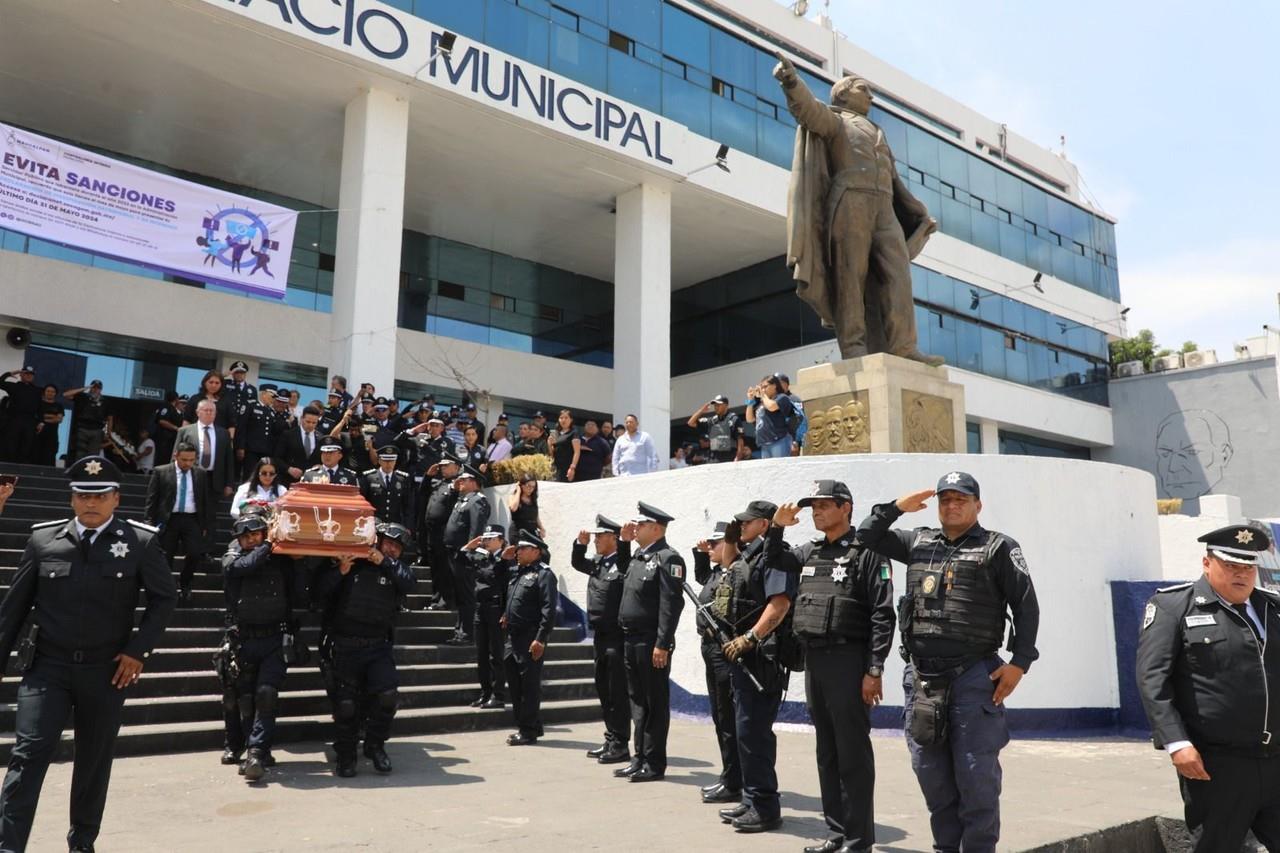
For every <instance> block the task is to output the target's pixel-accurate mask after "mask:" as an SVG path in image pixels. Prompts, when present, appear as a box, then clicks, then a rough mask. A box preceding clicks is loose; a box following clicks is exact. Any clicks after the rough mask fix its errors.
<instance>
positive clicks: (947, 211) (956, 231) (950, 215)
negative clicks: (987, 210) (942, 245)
mask: <svg viewBox="0 0 1280 853" xmlns="http://www.w3.org/2000/svg"><path fill="white" fill-rule="evenodd" d="M930 212H933V211H930ZM935 215H937V216H938V221H939V222H940V223H941V225H942V230H943V231H945V232H946V233H948V234H950V235H951V236H952V237H955V238H956V239H957V240H964V241H965V242H966V243H972V242H973V228H972V226H971V222H972V215H973V211H972V210H971V209H970V208H969V205H967V204H964V203H963V202H959V201H956V200H955V199H951V198H944V199H943V200H942V207H941V208H940V209H939V210H938V211H937V212H936V214H935ZM981 215H982V214H980V213H979V214H978V216H981Z"/></svg>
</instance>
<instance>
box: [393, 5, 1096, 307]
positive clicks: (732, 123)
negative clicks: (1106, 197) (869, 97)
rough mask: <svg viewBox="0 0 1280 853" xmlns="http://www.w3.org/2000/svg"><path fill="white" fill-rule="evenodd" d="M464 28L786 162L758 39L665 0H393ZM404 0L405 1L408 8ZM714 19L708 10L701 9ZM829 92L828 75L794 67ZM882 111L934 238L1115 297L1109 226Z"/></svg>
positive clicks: (791, 135) (769, 58)
mask: <svg viewBox="0 0 1280 853" xmlns="http://www.w3.org/2000/svg"><path fill="white" fill-rule="evenodd" d="M396 5H398V6H399V7H400V8H403V9H406V10H409V11H412V12H413V13H414V14H415V15H418V16H419V17H422V18H425V19H427V20H430V21H432V22H434V23H436V24H439V25H441V26H443V27H446V28H447V29H450V30H453V31H455V32H458V33H461V34H462V35H465V36H467V37H468V38H472V39H475V40H477V41H481V42H484V43H485V44H488V45H491V46H493V47H495V48H497V49H499V50H502V51H504V52H506V53H510V54H512V55H514V56H518V57H520V58H521V59H525V60H528V61H529V62H533V63H535V64H537V65H540V66H543V67H544V68H549V69H550V70H552V71H555V72H557V73H560V74H564V75H565V76H567V77H571V78H573V79H575V80H578V81H580V82H582V83H586V84H587V85H589V86H592V87H594V88H597V89H600V90H601V91H605V92H608V93H610V94H612V95H616V96H617V97H619V98H622V99H624V100H626V101H629V102H630V103H633V104H635V105H637V106H640V107H644V108H645V109H648V110H651V111H653V112H656V113H660V114H661V115H665V116H667V117H668V118H671V119H673V120H675V121H678V122H680V123H681V124H684V125H686V126H687V127H689V129H690V130H692V131H693V132H695V133H697V134H700V135H702V136H708V137H711V138H712V139H714V140H716V141H717V142H722V143H725V144H727V145H729V146H731V147H732V148H733V149H734V150H736V151H740V152H743V153H746V154H752V155H755V156H756V157H759V158H760V159H762V160H766V161H768V162H770V163H774V164H776V165H779V166H782V167H783V168H787V169H789V168H790V167H791V156H792V150H793V144H794V141H795V126H796V123H795V120H794V119H793V118H792V117H791V114H790V113H789V112H788V111H787V107H786V101H785V99H784V98H783V97H782V92H781V89H780V88H779V86H778V83H777V81H776V80H774V78H773V74H772V72H773V67H774V65H775V63H776V62H777V60H776V59H775V57H774V56H773V53H772V47H770V48H767V49H766V48H764V47H761V46H758V45H756V44H754V43H752V42H749V41H746V40H744V39H742V38H739V37H738V36H736V35H733V34H732V33H729V32H728V31H726V30H724V29H721V28H720V27H719V26H717V25H716V24H714V23H712V22H711V21H709V20H707V19H705V18H703V17H699V16H697V15H693V14H690V13H689V12H686V11H685V10H684V9H681V8H679V7H677V6H674V5H672V4H670V3H664V2H662V0H555V2H548V1H547V0H484V2H480V0H472V2H467V3H459V2H457V0H412V2H409V0H402V2H400V3H398V4H396ZM410 7H412V8H411V9H410ZM709 16H710V13H709ZM800 75H801V77H802V78H804V80H805V82H806V84H807V85H808V86H809V88H810V90H811V91H813V93H814V94H815V95H816V96H817V97H819V98H821V99H823V100H825V99H826V98H827V97H828V95H829V92H830V89H831V83H832V81H831V80H827V79H824V78H822V77H819V76H816V75H814V74H811V73H809V72H807V71H804V70H803V69H801V71H800ZM882 100H883V101H884V102H886V103H889V104H892V105H894V107H895V109H897V110H899V111H901V112H903V113H906V114H908V115H911V116H913V118H914V122H915V123H913V122H911V121H906V120H904V119H902V118H899V117H898V116H897V115H895V114H893V113H891V112H888V111H886V110H884V109H881V108H880V107H878V106H876V107H872V110H871V119H872V120H873V121H875V122H876V123H877V124H878V125H880V127H882V128H883V129H884V132H885V136H886V137H887V138H888V140H889V145H890V147H891V148H892V149H893V151H894V155H895V156H896V157H897V158H898V170H899V171H900V172H901V173H902V177H903V179H904V180H905V181H907V182H908V184H909V185H910V187H911V191H912V193H914V194H915V195H916V196H917V197H918V198H919V199H920V200H921V201H923V202H924V203H925V204H926V205H927V206H928V208H929V210H930V211H931V212H932V214H933V216H934V218H935V219H937V220H938V223H939V227H940V228H941V230H942V232H943V233H944V234H949V235H950V236H952V237H955V238H956V239H958V240H964V241H965V242H967V243H973V244H974V245H977V246H980V247H981V248H983V249H986V250H987V251H989V252H993V253H995V254H998V255H1000V256H1001V257H1005V258H1008V259H1009V260H1012V261H1016V262H1018V263H1020V264H1025V265H1026V266H1029V267H1031V268H1033V269H1035V270H1038V271H1040V272H1043V273H1046V274H1049V275H1052V276H1054V277H1055V278H1058V279H1061V280H1062V281H1066V282H1070V283H1071V284H1074V285H1076V286H1078V287H1083V288H1085V289H1086V290H1089V291H1091V292H1093V293H1097V294H1100V295H1102V296H1105V297H1107V298H1109V299H1116V300H1118V299H1119V293H1120V289H1119V280H1118V276H1117V273H1116V246H1115V227H1114V226H1113V225H1112V224H1111V223H1110V222H1108V221H1106V220H1105V219H1102V218H1101V217H1098V216H1095V215H1094V214H1093V213H1091V212H1089V211H1087V210H1085V209H1084V208H1082V207H1079V206H1078V205H1075V204H1072V203H1071V202H1069V201H1067V200H1065V199H1063V198H1062V197H1060V196H1058V195H1055V194H1054V193H1052V192H1049V191H1048V190H1045V189H1042V188H1040V187H1039V186H1037V185H1036V184H1035V183H1033V182H1031V181H1028V180H1025V179H1024V178H1022V177H1019V176H1018V175H1017V174H1014V172H1013V171H1010V169H1009V168H1006V166H1004V165H1000V164H998V163H997V162H996V161H994V160H993V159H991V158H986V157H983V156H981V155H979V154H976V153H974V152H972V151H971V150H970V149H968V148H965V147H963V146H962V145H959V144H956V142H957V139H958V136H959V135H960V134H959V131H958V130H957V129H956V128H953V127H950V126H948V125H945V124H942V123H941V122H939V121H938V120H936V119H933V118H931V117H928V116H925V115H923V114H922V113H919V112H918V111H916V110H914V108H912V107H911V106H910V105H907V104H904V103H902V102H901V101H899V100H898V99H896V98H893V97H892V96H889V95H884V96H883V97H882Z"/></svg>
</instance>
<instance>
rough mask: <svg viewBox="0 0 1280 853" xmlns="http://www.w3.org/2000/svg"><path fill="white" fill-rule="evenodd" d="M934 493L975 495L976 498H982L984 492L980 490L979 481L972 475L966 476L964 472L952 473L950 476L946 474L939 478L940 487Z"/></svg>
mask: <svg viewBox="0 0 1280 853" xmlns="http://www.w3.org/2000/svg"><path fill="white" fill-rule="evenodd" d="M934 491H936V492H937V493H938V494H942V493H943V492H959V493H960V494H962V495H973V496H974V497H975V498H981V497H982V490H981V489H979V488H978V481H977V480H975V479H973V475H972V474H966V473H965V472H963V471H952V472H951V473H950V474H944V475H943V476H942V477H941V478H939V480H938V486H937V488H936V489H934Z"/></svg>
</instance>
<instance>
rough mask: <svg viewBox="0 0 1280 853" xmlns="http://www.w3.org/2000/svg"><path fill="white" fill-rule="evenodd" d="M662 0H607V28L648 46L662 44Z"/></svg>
mask: <svg viewBox="0 0 1280 853" xmlns="http://www.w3.org/2000/svg"><path fill="white" fill-rule="evenodd" d="M661 16H662V0H609V29H612V30H617V31H618V32H620V33H622V34H623V35H625V36H629V37H630V38H632V39H635V41H636V42H637V43H639V44H647V45H649V46H650V47H660V46H661V45H662V37H661V35H660V33H661V31H662V17H661Z"/></svg>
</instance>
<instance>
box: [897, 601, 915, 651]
mask: <svg viewBox="0 0 1280 853" xmlns="http://www.w3.org/2000/svg"><path fill="white" fill-rule="evenodd" d="M915 608H916V599H915V596H914V595H904V596H902V597H901V598H899V599H898V630H899V631H900V632H901V634H902V642H900V643H898V654H899V655H900V656H901V657H902V660H903V661H905V662H907V663H910V662H911V653H910V652H908V651H907V638H908V637H910V636H911V623H912V621H913V620H914V615H915Z"/></svg>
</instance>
